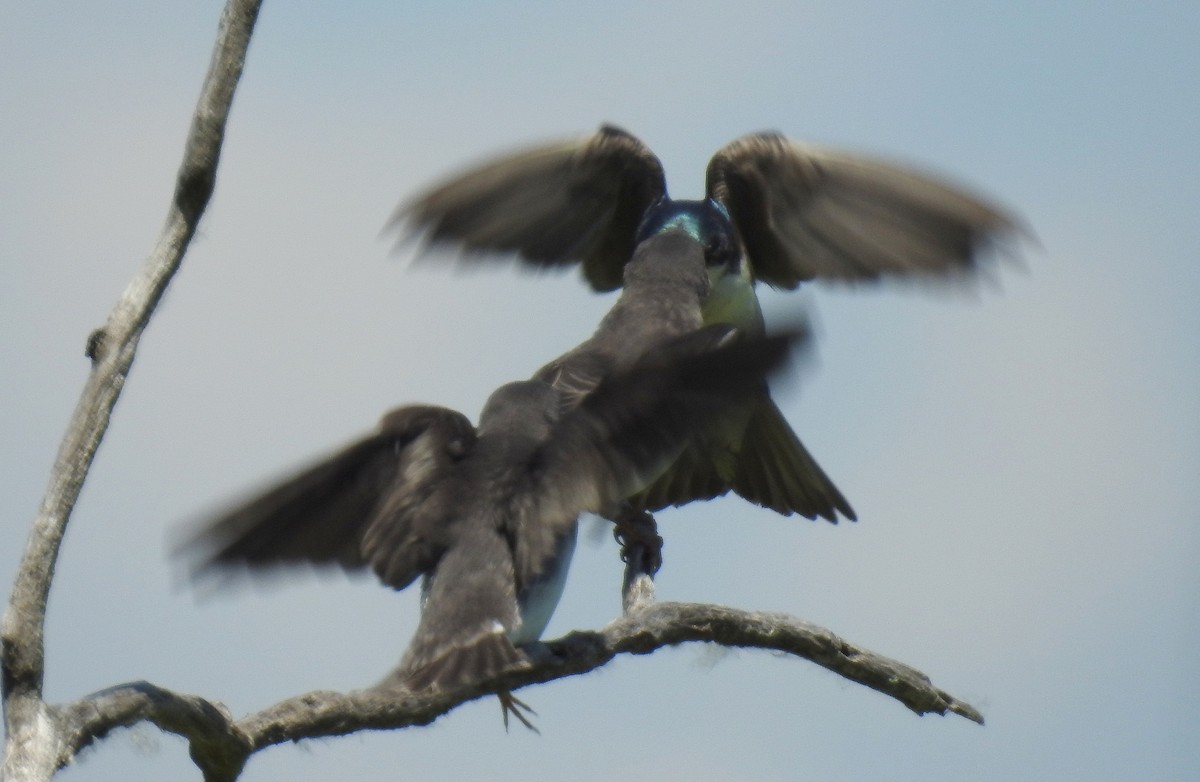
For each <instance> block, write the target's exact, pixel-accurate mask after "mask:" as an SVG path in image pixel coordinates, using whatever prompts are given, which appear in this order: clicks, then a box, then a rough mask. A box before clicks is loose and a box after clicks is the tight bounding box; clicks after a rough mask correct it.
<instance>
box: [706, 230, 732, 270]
mask: <svg viewBox="0 0 1200 782" xmlns="http://www.w3.org/2000/svg"><path fill="white" fill-rule="evenodd" d="M728 254H729V241H728V239H726V237H725V236H724V235H723V234H719V233H718V234H712V235H711V236H709V237H708V240H707V241H705V243H704V255H705V257H706V259H707V260H708V262H709V264H715V263H720V262H722V261H724V260H725V256H726V255H728Z"/></svg>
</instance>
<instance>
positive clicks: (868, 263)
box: [707, 133, 1027, 288]
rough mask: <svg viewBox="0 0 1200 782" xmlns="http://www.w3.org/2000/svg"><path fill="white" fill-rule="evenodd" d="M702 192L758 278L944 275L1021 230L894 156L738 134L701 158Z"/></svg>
mask: <svg viewBox="0 0 1200 782" xmlns="http://www.w3.org/2000/svg"><path fill="white" fill-rule="evenodd" d="M707 190H708V196H709V197H710V198H713V199H715V200H717V201H719V202H720V203H722V204H724V206H725V207H726V208H727V209H728V210H729V213H730V214H731V215H732V217H733V221H734V223H735V224H736V225H737V228H738V232H739V233H740V234H741V238H742V242H743V244H744V245H745V247H746V251H747V254H748V256H749V258H750V264H751V267H752V268H753V270H754V275H755V277H756V278H757V279H760V280H763V281H765V282H767V283H769V284H770V285H772V286H775V287H778V288H795V287H796V285H797V284H798V283H800V282H801V281H803V280H810V279H814V278H819V279H832V280H851V281H857V280H873V279H876V278H879V277H882V276H885V275H887V276H908V275H913V276H923V277H926V278H930V277H938V276H943V277H945V276H951V275H953V274H954V273H959V274H961V273H964V272H967V271H970V270H973V269H974V268H976V267H977V265H978V259H979V257H980V251H981V250H983V249H985V248H987V247H990V246H995V245H998V244H1001V243H1002V242H1001V240H1003V239H1010V238H1012V237H1013V236H1014V235H1017V234H1025V233H1027V232H1025V231H1024V230H1023V229H1022V228H1020V227H1019V226H1018V223H1017V222H1016V221H1015V220H1014V218H1012V217H1011V216H1009V215H1007V214H1005V213H1004V212H1002V211H1001V210H1000V209H998V208H997V207H995V206H994V205H992V204H990V203H988V202H987V201H985V200H983V199H981V198H978V197H976V196H973V195H971V194H969V193H967V192H965V191H964V190H961V189H959V188H957V187H954V186H952V185H949V184H947V183H945V182H943V181H941V180H939V179H937V178H934V177H931V176H927V175H925V174H922V173H918V172H917V171H914V170H912V169H908V168H904V167H901V166H898V165H893V164H891V163H884V162H881V161H877V160H872V159H868V158H863V157H858V156H855V155H850V154H846V153H842V152H837V151H833V150H826V149H821V148H818V147H812V146H808V145H803V144H798V143H796V142H792V141H789V140H788V139H786V138H784V137H783V136H781V135H779V134H776V133H760V134H755V135H750V136H744V137H742V138H740V139H737V140H736V141H733V142H731V143H730V144H728V145H726V146H725V147H723V148H722V149H720V150H719V151H718V152H717V154H716V155H714V156H713V158H712V160H711V161H709V164H708V175H707Z"/></svg>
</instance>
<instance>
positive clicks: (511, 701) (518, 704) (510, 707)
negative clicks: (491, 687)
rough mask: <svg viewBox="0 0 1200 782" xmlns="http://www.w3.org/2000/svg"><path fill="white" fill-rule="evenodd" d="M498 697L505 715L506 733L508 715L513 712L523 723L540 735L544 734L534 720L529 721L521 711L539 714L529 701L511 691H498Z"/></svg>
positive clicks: (506, 730)
mask: <svg viewBox="0 0 1200 782" xmlns="http://www.w3.org/2000/svg"><path fill="white" fill-rule="evenodd" d="M496 697H497V698H499V699H500V709H501V712H502V713H503V715H504V732H505V733H507V732H508V715H509V714H511V715H513V716H514V717H516V718H517V719H518V720H520V721H521V724H522V725H524V726H525V727H527V728H529V729H530V730H532V731H533V732H534V733H536V734H538V735H539V736H540V735H542V732H541V731H540V730H538V729H537V727H536V726H535V725H534V724H533V723H532V722H530V721H529V718H528V717H526V716H525V715H524V714H522V713H521V712H522V711H525V712H528V713H529V714H532V715H533V716H535V717H536V716H537V712H536V711H534V710H533V709H532V708H530V707H529V704H528V703H525V701H523V700H521V699H520V698H518V697H517V696H515V695H513V694H512V693H511V692H498V693H496Z"/></svg>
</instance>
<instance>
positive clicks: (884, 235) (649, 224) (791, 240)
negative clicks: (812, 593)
mask: <svg viewBox="0 0 1200 782" xmlns="http://www.w3.org/2000/svg"><path fill="white" fill-rule="evenodd" d="M706 180H707V181H706V197H705V198H704V199H701V200H694V201H692V200H674V199H671V198H670V197H669V196H668V195H667V187H666V179H665V174H664V172H663V168H662V164H661V162H660V161H659V159H658V158H657V157H656V156H655V155H654V153H653V152H652V151H651V150H650V149H649V148H648V147H647V146H646V145H645V144H644V143H643V142H642V141H640V140H639V139H638V138H637V137H635V136H633V135H632V134H630V133H628V132H627V131H625V130H622V129H621V128H618V127H615V126H613V125H603V126H601V127H600V129H599V130H598V131H597V132H595V133H592V134H590V135H587V136H584V137H582V138H575V139H569V140H566V141H560V142H554V143H550V144H544V145H540V146H536V147H533V148H530V149H526V150H523V151H519V152H516V153H514V154H510V155H507V156H502V157H499V158H496V159H493V160H491V161H490V162H485V163H482V164H480V165H477V166H475V167H473V168H470V169H468V170H466V171H464V172H462V173H461V174H459V175H457V176H453V177H450V178H449V179H448V180H445V181H443V182H441V183H440V184H437V185H435V186H433V187H431V188H429V189H427V190H425V191H424V192H422V193H420V194H418V195H417V196H416V197H414V198H412V199H410V200H408V201H406V202H404V203H402V204H401V205H400V206H399V207H398V208H397V210H396V211H395V213H394V214H393V217H392V219H391V220H390V221H389V228H390V229H394V230H397V231H398V232H399V233H400V234H401V236H402V240H401V244H403V242H404V240H405V239H407V238H410V237H414V236H419V237H421V238H422V240H423V242H424V244H423V249H425V250H428V249H431V248H439V247H454V248H457V249H459V250H461V252H460V254H459V257H461V258H463V259H465V260H466V261H467V262H480V261H482V260H486V259H494V258H498V257H500V254H501V253H515V254H516V256H517V258H518V259H519V260H520V261H521V262H523V263H524V264H526V265H527V266H530V267H532V268H535V269H542V270H545V269H554V268H565V267H567V266H569V265H572V264H578V265H579V266H580V267H581V269H582V274H583V277H584V278H585V279H586V281H587V282H588V284H589V285H590V286H591V287H592V288H593V289H594V290H595V291H609V290H613V289H615V288H618V287H620V286H621V285H622V284H627V282H626V280H627V277H626V274H625V272H626V271H627V266H628V265H629V264H630V263H631V262H632V261H633V259H635V258H638V257H639V252H640V251H642V250H644V249H645V248H646V246H647V243H648V242H653V241H654V240H655V239H656V237H658V236H659V235H660V234H662V233H663V232H668V231H676V230H679V231H683V232H684V233H686V234H687V235H688V236H690V237H691V238H692V239H693V240H694V242H695V243H697V244H699V245H701V246H703V247H704V251H705V253H706V254H708V255H710V256H712V255H714V254H715V255H719V256H720V257H721V261H720V262H719V263H711V264H710V265H709V267H708V268H709V269H710V271H711V272H712V273H711V275H710V276H711V279H710V283H711V291H710V294H709V295H707V296H706V297H705V299H704V301H703V303H702V307H701V322H702V323H704V324H714V323H730V324H733V325H735V326H737V327H738V328H739V329H740V330H741V332H742V333H743V334H750V335H757V334H762V333H763V331H764V320H763V315H762V310H761V307H760V305H759V302H758V297H757V295H756V293H755V286H756V284H757V283H759V282H762V283H765V284H767V285H769V286H771V287H774V288H782V289H789V290H790V289H794V288H796V287H797V286H798V285H799V284H800V283H801V282H804V281H808V280H839V281H845V282H851V283H854V282H867V281H874V280H879V279H882V278H888V277H891V278H918V279H947V278H953V277H961V276H963V275H967V274H970V273H971V272H972V271H974V270H975V269H977V268H978V267H979V266H980V262H981V259H982V258H983V257H984V256H985V255H987V253H986V252H985V250H986V249H987V248H989V247H995V248H997V249H1001V248H1002V247H1003V242H1004V240H1006V239H1007V238H1010V237H1012V236H1015V235H1019V234H1024V233H1026V231H1025V229H1024V228H1023V227H1022V226H1021V225H1020V224H1019V222H1018V221H1017V220H1016V219H1015V218H1014V217H1012V216H1011V215H1009V214H1007V213H1006V212H1004V211H1003V210H1001V209H1000V208H999V207H996V206H993V205H992V204H990V203H989V202H987V201H985V200H984V199H982V198H980V197H978V196H975V195H972V194H970V193H967V192H966V191H964V190H962V189H961V188H958V187H955V186H952V185H949V184H946V183H944V182H943V181H941V180H939V179H938V178H935V177H933V176H930V175H926V174H923V173H921V172H918V171H915V170H913V169H911V168H907V167H904V166H900V165H896V164H893V163H889V162H884V161H880V160H875V159H871V158H866V157H862V156H859V155H856V154H853V153H849V152H842V151H838V150H833V149H826V148H821V147H817V146H814V145H810V144H804V143H800V142H797V141H793V140H790V139H788V138H787V137H785V136H783V135H782V134H779V133H775V132H764V133H754V134H750V135H746V136H743V137H741V138H739V139H736V140H735V141H733V142H731V143H729V144H727V145H726V146H724V147H723V148H721V149H720V150H718V151H717V152H716V154H715V155H713V157H712V158H711V160H710V161H709V164H708V169H707V177H706ZM657 255H658V257H659V258H663V257H666V254H664V253H657ZM618 306H621V305H620V304H618ZM655 312H656V309H655V307H653V306H652V304H647V305H646V306H645V307H644V308H643V309H642V310H641V312H640V314H639V322H642V323H645V322H651V321H653V320H654V319H655V318H657V317H665V318H670V317H672V316H671V315H670V314H662V312H663V311H662V310H661V309H660V310H658V312H659V314H655ZM615 331H617V330H616V329H612V330H610V332H609V335H608V336H609V340H608V342H609V345H610V347H611V346H612V345H616V344H617V343H618V342H620V341H622V338H621V337H619V336H617V335H616V334H615V333H614V332H615ZM634 331H636V329H634ZM603 339H604V338H603V337H602V336H601V335H600V334H599V333H598V334H597V341H603ZM593 347H594V346H593ZM569 355H571V354H569ZM572 358H573V359H575V360H579V359H580V357H579V356H578V354H575V355H574V356H573V357H572ZM552 366H553V365H552ZM548 369H550V368H548ZM564 382H565V381H564ZM730 490H732V491H733V492H734V493H736V494H738V495H739V496H741V497H743V498H745V499H747V500H749V501H751V502H753V503H755V504H758V505H761V506H763V507H767V508H770V509H772V510H774V511H776V512H778V513H781V514H783V515H791V514H793V513H797V514H799V515H801V516H804V517H806V518H809V519H816V518H822V519H825V520H827V521H830V522H833V523H837V520H838V518H839V514H840V516H841V517H842V518H845V519H848V520H851V521H854V520H857V515H856V514H855V512H854V510H853V508H852V507H851V506H850V503H849V502H848V501H847V500H846V498H845V496H844V495H843V494H842V493H841V491H840V490H839V489H838V488H837V486H835V485H834V483H833V481H832V480H831V479H830V478H829V477H828V476H827V475H826V473H825V472H824V470H822V469H821V467H820V466H819V464H818V463H817V461H816V460H815V459H814V458H813V457H812V456H811V455H810V454H809V452H808V450H807V449H806V448H805V447H804V445H803V444H802V443H801V441H800V439H799V438H798V437H797V435H796V434H795V433H794V432H793V431H792V429H791V427H790V425H789V424H788V423H787V421H786V420H785V419H784V417H783V415H782V413H781V412H780V410H779V408H778V406H777V405H776V404H775V402H774V400H772V399H771V397H770V394H769V391H768V390H767V389H766V387H765V386H764V387H763V388H762V390H761V393H759V394H757V395H755V396H754V397H752V398H751V399H748V400H746V402H745V403H744V404H743V405H741V406H740V407H739V408H737V409H736V410H734V411H732V412H731V414H730V415H729V416H727V418H726V419H725V420H724V421H723V422H722V425H721V426H720V427H718V428H717V429H715V430H714V431H713V432H711V433H709V435H708V436H707V437H705V438H702V439H700V440H698V441H696V442H694V443H693V444H692V445H690V446H689V448H688V449H687V450H686V451H685V452H684V453H683V454H682V455H681V457H680V459H679V461H678V462H677V463H676V464H675V465H674V466H673V467H672V469H671V470H670V471H668V472H667V473H665V474H664V475H663V476H662V477H661V478H660V479H659V480H658V481H656V482H655V483H654V484H653V485H651V486H650V487H647V488H646V489H645V490H643V491H642V492H640V493H639V494H638V495H637V496H636V497H634V498H631V503H632V504H633V506H634V507H636V508H639V509H642V510H645V511H656V510H660V509H662V508H665V507H668V506H679V505H683V504H686V503H688V502H692V501H695V500H703V499H709V498H711V497H714V496H718V495H721V494H724V493H727V492H729V491H730Z"/></svg>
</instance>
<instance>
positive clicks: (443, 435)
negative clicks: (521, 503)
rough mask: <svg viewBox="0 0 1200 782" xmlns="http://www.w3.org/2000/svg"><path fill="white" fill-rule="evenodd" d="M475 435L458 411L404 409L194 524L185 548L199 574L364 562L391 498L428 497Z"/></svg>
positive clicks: (182, 548) (346, 566) (352, 567)
mask: <svg viewBox="0 0 1200 782" xmlns="http://www.w3.org/2000/svg"><path fill="white" fill-rule="evenodd" d="M473 439H474V428H473V427H472V426H471V424H470V422H469V421H467V419H466V418H464V417H463V416H462V415H461V414H459V413H456V412H454V411H453V410H447V409H445V408H438V407H405V408H400V409H397V410H395V411H393V412H391V413H390V414H388V415H387V416H386V417H385V418H384V420H383V421H382V423H381V424H380V429H379V432H378V433H377V434H375V435H372V436H371V437H368V438H366V439H364V440H360V441H359V442H357V443H354V444H353V445H351V446H349V447H348V448H346V449H344V450H342V451H341V452H339V453H337V454H335V455H334V456H333V457H331V458H329V459H326V460H324V461H322V462H319V463H317V464H315V465H313V466H312V467H309V468H308V469H306V470H303V471H302V472H300V473H299V474H298V475H296V476H294V477H292V478H288V479H287V480H284V481H283V482H281V483H280V484H278V485H277V486H275V487H274V488H271V489H269V490H268V491H266V492H265V493H263V494H261V495H260V496H258V497H256V498H254V499H252V500H250V501H249V502H247V503H245V504H243V505H240V506H238V507H236V508H234V509H233V510H231V511H229V512H227V513H225V514H224V515H222V516H220V517H218V518H216V519H214V520H211V521H208V522H205V523H204V524H202V525H201V526H200V527H199V528H196V529H194V530H193V531H192V532H191V533H190V534H188V535H187V538H186V540H185V541H184V542H183V544H182V545H181V546H180V547H179V549H178V553H180V554H182V555H184V556H186V557H188V558H189V559H191V560H192V561H193V563H194V564H193V572H194V573H195V574H202V573H205V572H214V571H216V570H218V569H227V570H228V569H239V568H240V569H246V568H262V567H267V566H277V565H288V564H297V563H301V562H307V563H313V564H327V565H334V564H336V565H340V566H341V567H342V568H344V569H346V570H355V569H359V568H363V567H365V566H366V565H367V564H369V563H370V562H371V561H372V559H373V557H372V556H371V555H372V554H374V553H375V552H374V551H372V550H371V549H370V547H364V545H363V538H364V533H365V532H366V531H367V529H368V524H369V523H370V522H371V521H372V519H373V518H374V517H375V516H376V515H377V509H378V508H379V507H380V506H381V504H382V503H383V501H384V500H385V499H392V501H393V502H394V498H395V497H396V496H398V495H399V496H408V497H414V498H415V497H419V496H421V494H422V493H423V491H424V490H425V488H426V487H428V486H429V485H431V484H434V483H436V481H437V480H438V478H439V476H440V473H441V472H442V471H444V469H445V465H446V464H447V463H449V462H451V461H453V460H455V459H457V458H459V456H460V455H461V454H462V453H465V451H466V450H467V449H469V447H470V444H471V442H472V441H473ZM414 445H416V446H417V447H415V448H414ZM426 493H427V492H426ZM409 580H410V581H411V578H410V579H409Z"/></svg>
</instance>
